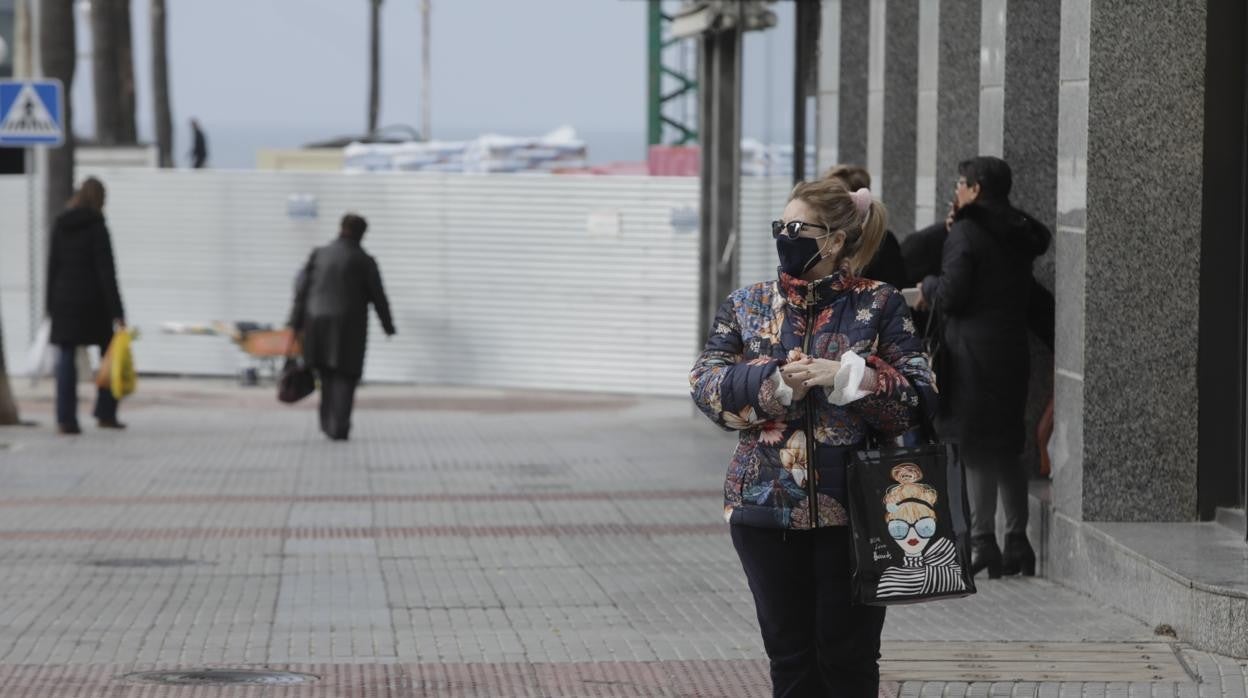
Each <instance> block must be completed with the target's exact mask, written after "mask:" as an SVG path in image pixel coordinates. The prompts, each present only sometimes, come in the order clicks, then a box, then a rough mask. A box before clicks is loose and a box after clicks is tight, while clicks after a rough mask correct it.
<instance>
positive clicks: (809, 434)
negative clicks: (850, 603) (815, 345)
mask: <svg viewBox="0 0 1248 698" xmlns="http://www.w3.org/2000/svg"><path fill="white" fill-rule="evenodd" d="M814 334H815V304H814V293H810V294H808V295H807V297H806V334H805V336H803V337H802V354H804V355H807V356H809V355H810V354H809V352H810V340H811V337H812V336H814ZM814 399H815V398H814V395H813V394H812V393H811V392H809V391H808V392H807V393H806V496H807V498H808V499H809V500H810V529H811V530H812V531H813V530H814V529H816V528H818V527H819V502H818V498H817V496H816V495H815V403H814Z"/></svg>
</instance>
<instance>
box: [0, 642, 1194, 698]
mask: <svg viewBox="0 0 1248 698" xmlns="http://www.w3.org/2000/svg"><path fill="white" fill-rule="evenodd" d="M884 655H885V657H886V659H885V661H884V663H883V667H882V670H883V674H884V678H885V685H884V686H883V687H882V689H881V696H896V695H898V693H899V692H900V691H901V687H900V686H899V683H898V682H900V681H916V680H921V681H951V682H959V683H969V682H976V681H980V682H991V681H1001V680H1003V679H1004V678H1006V677H1012V678H1010V679H1009V683H1011V684H1014V683H1017V682H1023V683H1034V684H1037V687H1036V690H1037V692H1039V686H1038V684H1040V683H1041V682H1048V683H1050V684H1055V683H1058V682H1077V683H1079V684H1087V683H1088V682H1093V683H1099V684H1103V685H1106V686H1108V685H1111V684H1123V683H1131V682H1134V683H1137V684H1138V683H1140V682H1148V683H1150V684H1152V686H1153V687H1155V688H1161V689H1162V690H1161V691H1160V693H1161V694H1163V695H1177V694H1178V692H1179V688H1180V686H1184V687H1187V688H1191V687H1194V686H1195V683H1194V682H1193V681H1192V679H1191V677H1190V676H1189V675H1188V673H1187V671H1186V670H1185V669H1184V667H1183V665H1182V663H1181V662H1180V661H1179V659H1178V658H1177V656H1176V654H1175V652H1174V650H1173V649H1172V648H1171V646H1169V645H1166V644H1161V643H1153V644H1134V645H1133V644H1126V643H1121V644H1112V643H1096V644H1091V645H1087V644H1083V645H1081V644H1078V643H1065V644H1063V643H997V644H983V643H895V642H894V643H886V645H885V647H884ZM954 662H956V664H955V663H954ZM971 664H973V666H971ZM214 668H216V669H227V668H233V669H237V668H240V667H238V666H231V667H200V669H207V670H208V672H206V673H209V672H211V670H212V669H214ZM247 668H248V669H253V670H255V669H265V670H271V671H283V672H296V673H298V674H304V675H310V676H311V677H315V679H314V680H312V681H311V682H310V683H307V684H303V685H296V686H283V687H281V688H280V689H278V688H275V687H272V686H238V687H233V688H231V692H230V693H229V695H230V696H234V697H237V698H244V697H246V698H250V697H251V696H272V695H275V693H274V692H275V691H277V690H280V691H281V693H280V695H282V696H289V697H290V698H299V697H302V696H340V697H341V698H351V697H354V696H370V697H376V698H387V697H391V696H393V697H395V698H398V697H400V696H402V697H409V696H423V695H438V696H568V697H573V696H723V697H725V698H727V697H735V696H761V695H765V694H766V693H767V692H768V689H769V681H768V678H767V667H766V662H765V661H763V660H718V661H715V660H709V661H706V660H704V661H664V662H628V661H622V662H561V663H517V662H512V663H439V664H410V663H396V664H325V663H310V664H281V665H263V666H251V667H247ZM186 669H187V668H186V667H184V666H176V665H164V666H162V665H79V666H59V667H48V666H23V665H17V666H12V665H11V666H0V691H2V692H3V695H4V696H6V697H8V696H12V697H15V698H25V697H26V696H30V697H31V698H34V697H36V696H39V697H43V696H47V697H48V698H57V697H60V696H66V697H68V696H81V695H105V694H107V695H108V696H109V697H110V698H123V697H129V696H135V697H136V698H137V697H138V696H145V695H156V693H154V691H155V690H156V689H153V688H152V687H151V682H150V681H145V680H144V678H143V677H141V676H135V674H144V673H149V672H171V673H172V672H179V671H186ZM198 678H203V679H207V680H211V678H212V677H211V675H209V676H205V677H198ZM1158 684H1162V685H1161V686H1158ZM978 685H980V686H981V687H983V686H984V685H985V684H982V683H981V684H978ZM968 688H969V686H968ZM210 690H211V689H209V688H207V687H206V686H170V685H164V686H162V687H161V688H160V689H159V695H160V696H168V697H169V698H180V697H182V696H188V697H189V696H201V695H209V691H210ZM1151 692H1152V691H1151V688H1150V693H1151ZM1081 693H1082V690H1081ZM993 695H996V693H993ZM1063 695H1065V694H1063Z"/></svg>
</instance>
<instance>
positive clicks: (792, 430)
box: [689, 179, 936, 697]
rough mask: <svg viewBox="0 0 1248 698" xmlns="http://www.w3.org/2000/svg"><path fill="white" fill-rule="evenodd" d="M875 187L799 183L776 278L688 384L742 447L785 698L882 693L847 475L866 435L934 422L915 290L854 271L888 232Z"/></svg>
mask: <svg viewBox="0 0 1248 698" xmlns="http://www.w3.org/2000/svg"><path fill="white" fill-rule="evenodd" d="M885 217H886V213H885V210H884V206H883V204H881V203H879V202H877V201H874V200H873V199H872V197H871V192H870V191H868V190H867V189H859V190H858V191H856V192H850V191H848V190H846V189H845V187H844V185H843V184H841V183H840V182H838V181H836V180H832V179H825V180H822V181H817V182H804V183H802V184H799V185H798V186H797V187H796V188H795V189H794V190H793V193H792V195H791V197H790V200H789V203H788V205H787V206H786V207H785V209H784V214H783V218H782V219H781V220H779V221H776V222H774V223H773V224H772V235H773V237H775V239H776V249H777V252H778V254H779V258H780V268H779V277H780V278H779V279H778V280H775V281H768V282H765V283H760V284H755V285H753V286H747V287H745V288H742V289H739V290H737V291H734V292H733V293H732V295H730V296H729V297H728V300H726V301H725V302H724V304H723V305H722V306H720V308H719V312H718V313H717V314H716V316H715V321H714V325H713V327H712V328H711V334H710V337H709V338H708V339H707V342H706V348H705V350H704V351H703V352H702V355H701V356H700V357H698V361H697V363H696V364H695V365H694V368H693V372H692V374H691V375H690V378H689V380H690V385H691V389H692V394H693V399H694V401H695V402H696V403H697V405H698V407H699V408H700V409H701V410H702V411H703V412H705V413H706V415H707V416H708V417H710V418H711V420H712V421H714V422H715V423H716V424H719V425H720V426H722V427H724V428H725V429H730V430H738V431H739V432H740V441H739V443H738V445H737V449H736V453H735V455H734V456H733V458H732V461H731V463H730V464H729V466H728V476H727V479H726V481H725V482H724V517H725V518H726V519H727V521H728V523H729V524H731V531H732V540H733V544H734V546H735V547H736V549H737V554H738V555H739V556H740V558H741V564H742V566H743V567H744V569H745V574H746V577H747V579H748V580H749V584H750V590H751V591H752V592H753V595H754V603H755V607H756V610H757V613H758V621H759V626H760V628H761V630H762V635H763V643H764V645H765V646H766V649H767V655H768V657H769V658H770V659H771V678H772V684H773V690H774V694H775V695H776V696H824V695H827V696H872V697H874V696H875V695H876V691H877V690H878V685H879V666H878V660H879V647H880V632H881V630H882V629H883V625H884V609H883V608H880V607H872V606H856V605H853V604H852V603H851V600H850V575H851V569H850V565H851V558H852V555H851V547H850V535H849V528H848V523H849V517H848V513H847V505H846V466H847V464H848V463H849V460H850V458H851V456H852V454H853V452H854V451H855V450H858V449H861V448H863V447H864V445H865V443H866V441H867V438H868V436H869V435H871V436H875V437H876V438H879V439H891V438H894V437H896V436H898V435H900V434H902V433H903V432H905V431H907V430H908V429H910V428H911V427H912V426H914V425H916V424H917V423H918V419H917V416H918V413H917V410H919V409H924V410H926V411H927V412H928V413H929V414H934V411H935V409H936V390H935V385H934V382H933V377H932V373H931V369H930V368H929V365H928V357H927V356H926V355H925V354H924V353H923V350H922V346H921V344H922V343H921V340H920V338H919V337H918V336H916V333H915V327H914V323H913V321H912V320H911V318H910V313H909V309H908V308H907V306H906V304H905V302H904V300H903V298H902V295H901V293H900V292H899V291H897V290H896V289H894V288H893V287H891V286H888V285H886V284H883V283H880V282H878V281H871V280H869V279H864V278H861V277H859V276H857V273H858V272H859V270H861V269H862V268H863V267H864V266H865V265H866V263H867V262H869V261H870V260H871V258H872V256H873V255H874V254H875V251H876V250H877V249H878V247H879V245H880V241H881V240H882V238H883V236H884V230H885V224H886V220H885Z"/></svg>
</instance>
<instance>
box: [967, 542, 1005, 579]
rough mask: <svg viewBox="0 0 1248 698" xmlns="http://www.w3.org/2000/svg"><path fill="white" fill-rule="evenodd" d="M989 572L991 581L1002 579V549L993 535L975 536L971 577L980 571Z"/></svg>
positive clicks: (972, 547)
mask: <svg viewBox="0 0 1248 698" xmlns="http://www.w3.org/2000/svg"><path fill="white" fill-rule="evenodd" d="M983 569H986V570H988V578H989V579H999V578H1000V577H1001V548H998V547H997V538H996V536H993V535H986V536H975V537H974V538H972V539H971V576H972V577H974V576H975V575H977V574H979V571H980V570H983Z"/></svg>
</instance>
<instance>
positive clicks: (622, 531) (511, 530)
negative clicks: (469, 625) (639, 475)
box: [0, 523, 724, 541]
mask: <svg viewBox="0 0 1248 698" xmlns="http://www.w3.org/2000/svg"><path fill="white" fill-rule="evenodd" d="M723 534H724V525H723V524H664V525H644V524H603V523H584V524H564V525H558V526H556V525H545V526H543V525H533V526H360V527H346V526H326V527H323V528H321V527H318V528H286V527H257V528H234V527H221V528H111V529H80V528H79V529H75V528H70V529H62V530H37V531H0V541H41V540H92V541H107V540H116V541H145V540H172V539H193V540H213V539H222V538H226V539H245V538H280V539H283V540H350V539H357V540H365V539H393V538H478V537H484V538H531V537H541V536H551V537H565V536H686V535H718V536H722V535H723Z"/></svg>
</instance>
